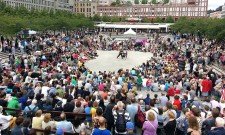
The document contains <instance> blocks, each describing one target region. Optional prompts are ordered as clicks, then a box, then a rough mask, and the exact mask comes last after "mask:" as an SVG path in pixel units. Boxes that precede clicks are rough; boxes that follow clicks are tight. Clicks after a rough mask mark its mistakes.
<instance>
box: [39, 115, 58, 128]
mask: <svg viewBox="0 0 225 135" xmlns="http://www.w3.org/2000/svg"><path fill="white" fill-rule="evenodd" d="M48 126H50V127H51V129H54V128H55V122H54V121H51V114H50V113H46V114H45V115H44V120H43V121H42V123H41V127H42V129H45V128H46V127H48Z"/></svg>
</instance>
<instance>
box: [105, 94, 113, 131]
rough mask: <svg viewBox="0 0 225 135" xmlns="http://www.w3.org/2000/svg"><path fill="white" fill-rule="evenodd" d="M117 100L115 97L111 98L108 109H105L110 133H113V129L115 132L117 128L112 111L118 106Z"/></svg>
mask: <svg viewBox="0 0 225 135" xmlns="http://www.w3.org/2000/svg"><path fill="white" fill-rule="evenodd" d="M115 100H116V98H115V96H114V95H112V96H111V97H110V103H109V104H108V105H107V106H106V109H105V112H104V117H105V119H106V120H107V129H108V130H109V131H111V130H112V128H113V131H114V128H115V126H114V116H113V113H112V109H113V107H114V106H115V105H116V103H115ZM113 134H114V132H113Z"/></svg>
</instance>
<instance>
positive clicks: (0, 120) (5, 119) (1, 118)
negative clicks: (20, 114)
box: [0, 114, 12, 130]
mask: <svg viewBox="0 0 225 135" xmlns="http://www.w3.org/2000/svg"><path fill="white" fill-rule="evenodd" d="M11 119H12V116H10V115H9V116H5V115H2V114H0V124H2V126H0V130H5V129H6V128H8V127H9V121H10V120H11Z"/></svg>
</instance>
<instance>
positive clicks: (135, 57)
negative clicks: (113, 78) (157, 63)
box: [85, 50, 153, 72]
mask: <svg viewBox="0 0 225 135" xmlns="http://www.w3.org/2000/svg"><path fill="white" fill-rule="evenodd" d="M97 53H98V57H96V59H92V60H89V61H87V62H86V63H85V66H86V67H87V68H88V69H90V70H91V71H95V72H99V71H107V72H109V71H111V72H113V71H115V72H116V71H118V70H119V69H121V68H123V69H132V68H133V67H136V66H139V65H141V64H142V63H145V62H146V61H147V60H149V59H150V58H151V57H152V56H153V54H152V53H150V52H138V51H128V52H127V58H124V59H122V58H121V57H119V58H117V56H118V54H119V51H100V50H99V51H97Z"/></svg>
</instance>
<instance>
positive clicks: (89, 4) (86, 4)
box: [74, 3, 91, 7]
mask: <svg viewBox="0 0 225 135" xmlns="http://www.w3.org/2000/svg"><path fill="white" fill-rule="evenodd" d="M79 5H80V6H81V7H82V6H91V3H75V4H74V6H75V7H76V6H79Z"/></svg>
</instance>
